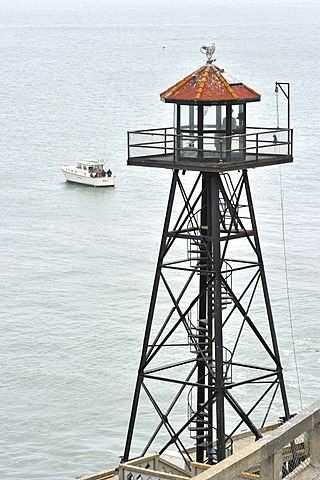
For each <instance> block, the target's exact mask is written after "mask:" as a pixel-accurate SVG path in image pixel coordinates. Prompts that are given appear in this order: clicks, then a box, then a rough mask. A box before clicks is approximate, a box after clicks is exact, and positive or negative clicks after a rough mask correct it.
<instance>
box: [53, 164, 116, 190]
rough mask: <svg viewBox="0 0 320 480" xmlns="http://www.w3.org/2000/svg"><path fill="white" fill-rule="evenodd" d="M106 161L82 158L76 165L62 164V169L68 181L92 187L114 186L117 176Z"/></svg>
mask: <svg viewBox="0 0 320 480" xmlns="http://www.w3.org/2000/svg"><path fill="white" fill-rule="evenodd" d="M105 163H106V162H105V161H103V160H98V161H87V160H80V161H79V162H78V163H77V164H76V165H61V167H60V169H61V170H62V172H63V175H64V176H65V179H66V181H67V182H72V183H80V184H81V185H90V186H91V187H114V186H115V183H116V178H115V177H114V176H113V175H112V172H111V170H110V169H108V170H107V169H106V167H105Z"/></svg>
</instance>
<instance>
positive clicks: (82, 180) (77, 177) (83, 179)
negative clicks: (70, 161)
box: [61, 167, 116, 187]
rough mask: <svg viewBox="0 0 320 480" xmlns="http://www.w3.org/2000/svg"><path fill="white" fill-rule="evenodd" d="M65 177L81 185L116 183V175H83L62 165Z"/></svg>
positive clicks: (94, 185) (92, 185)
mask: <svg viewBox="0 0 320 480" xmlns="http://www.w3.org/2000/svg"><path fill="white" fill-rule="evenodd" d="M61 170H62V172H63V175H64V178H65V179H66V181H67V182H70V183H77V184H80V185H87V186H89V187H114V186H115V184H116V179H115V177H113V176H111V177H108V176H105V177H96V178H93V177H90V176H89V175H82V174H79V173H75V172H70V171H68V170H67V169H66V168H64V167H61Z"/></svg>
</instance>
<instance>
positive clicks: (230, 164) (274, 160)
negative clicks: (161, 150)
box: [128, 154, 293, 172]
mask: <svg viewBox="0 0 320 480" xmlns="http://www.w3.org/2000/svg"><path fill="white" fill-rule="evenodd" d="M292 161H293V159H292V157H291V156H290V155H271V154H270V155H259V156H258V157H256V155H246V157H245V159H241V160H237V159H230V160H228V161H227V160H224V161H221V162H219V161H218V160H215V161H210V160H209V159H206V160H205V161H199V160H198V159H191V158H188V159H180V160H178V161H177V160H175V159H174V157H173V155H172V154H171V155H154V156H145V157H130V158H129V159H128V165H132V166H138V167H154V168H169V169H176V170H193V171H198V172H199V171H204V172H225V171H230V170H243V169H247V168H257V167H265V166H268V165H278V164H282V163H291V162H292Z"/></svg>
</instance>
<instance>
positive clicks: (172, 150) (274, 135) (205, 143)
mask: <svg viewBox="0 0 320 480" xmlns="http://www.w3.org/2000/svg"><path fill="white" fill-rule="evenodd" d="M292 145H293V131H292V129H286V128H247V133H246V134H234V135H231V136H224V135H222V134H221V133H218V132H217V133H215V134H210V135H201V136H198V135H195V134H194V132H190V134H188V133H186V132H184V133H183V134H182V133H179V134H177V133H176V130H175V129H174V128H173V127H169V128H156V129H149V130H136V131H132V132H128V159H134V158H143V157H148V158H151V159H152V158H159V157H166V156H170V157H172V159H173V161H174V162H179V161H188V160H189V161H201V162H218V163H219V162H225V161H239V160H244V159H246V157H248V156H250V159H251V160H255V161H256V162H258V161H259V158H261V157H262V156H264V157H265V156H279V155H284V156H289V157H292Z"/></svg>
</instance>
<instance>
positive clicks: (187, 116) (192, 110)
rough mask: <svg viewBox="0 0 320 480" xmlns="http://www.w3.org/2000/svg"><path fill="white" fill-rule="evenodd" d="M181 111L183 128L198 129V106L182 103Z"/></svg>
mask: <svg viewBox="0 0 320 480" xmlns="http://www.w3.org/2000/svg"><path fill="white" fill-rule="evenodd" d="M180 112H181V113H180V115H181V117H180V125H181V130H191V131H192V130H197V128H198V125H197V123H198V118H197V114H198V112H197V107H194V106H193V105H181V110H180Z"/></svg>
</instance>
